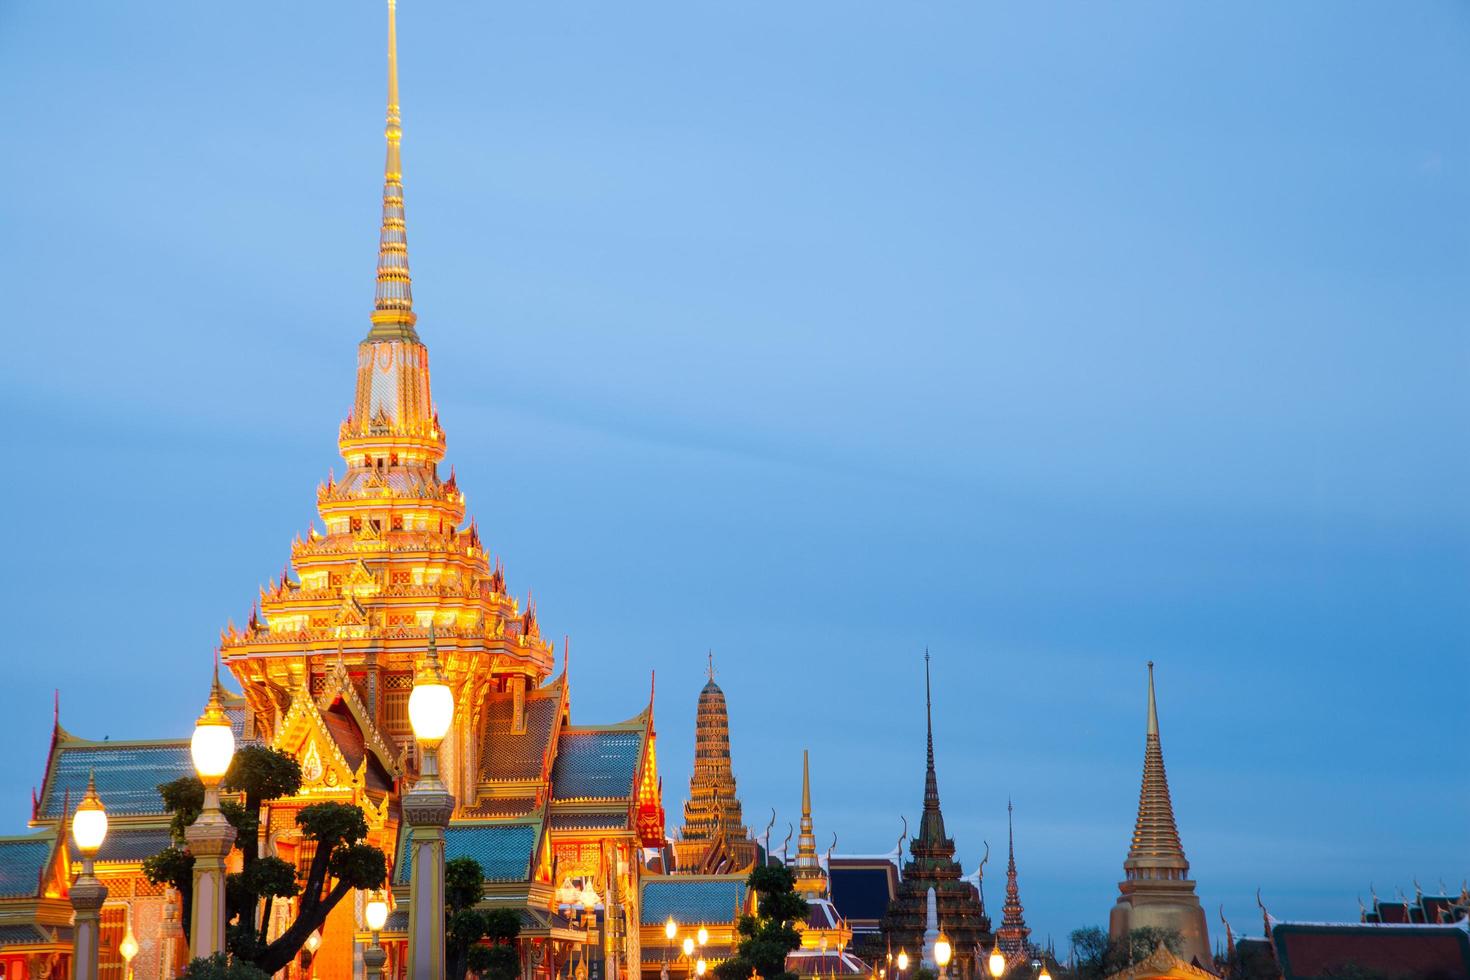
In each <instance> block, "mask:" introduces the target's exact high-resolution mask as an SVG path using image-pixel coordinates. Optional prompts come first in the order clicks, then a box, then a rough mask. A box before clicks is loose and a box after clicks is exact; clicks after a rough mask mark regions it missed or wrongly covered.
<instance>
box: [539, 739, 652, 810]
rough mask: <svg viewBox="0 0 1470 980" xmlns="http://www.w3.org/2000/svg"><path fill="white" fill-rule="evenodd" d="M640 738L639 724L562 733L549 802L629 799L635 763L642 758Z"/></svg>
mask: <svg viewBox="0 0 1470 980" xmlns="http://www.w3.org/2000/svg"><path fill="white" fill-rule="evenodd" d="M643 736H644V730H643V726H642V724H641V722H640V723H639V725H638V727H637V728H632V727H617V728H605V729H582V728H571V729H567V730H565V731H563V732H562V733H561V737H560V738H559V739H557V745H556V763H555V765H554V766H553V767H552V770H551V794H552V799H555V800H630V799H632V798H633V793H634V790H635V788H636V787H635V785H634V780H635V779H636V778H637V775H638V762H639V760H640V759H642V758H643Z"/></svg>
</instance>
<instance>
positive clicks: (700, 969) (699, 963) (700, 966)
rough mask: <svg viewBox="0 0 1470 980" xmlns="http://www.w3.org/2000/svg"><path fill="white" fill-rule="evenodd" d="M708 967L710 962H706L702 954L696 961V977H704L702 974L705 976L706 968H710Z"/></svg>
mask: <svg viewBox="0 0 1470 980" xmlns="http://www.w3.org/2000/svg"><path fill="white" fill-rule="evenodd" d="M708 969H709V964H707V963H705V961H704V957H703V956H701V957H700V958H699V959H698V960H696V961H695V963H694V975H695V976H696V977H702V976H704V971H705V970H708Z"/></svg>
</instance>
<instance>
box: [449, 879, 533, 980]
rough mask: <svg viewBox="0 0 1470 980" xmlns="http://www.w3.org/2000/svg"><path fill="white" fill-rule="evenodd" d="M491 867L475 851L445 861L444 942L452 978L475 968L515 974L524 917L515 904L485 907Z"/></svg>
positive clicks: (503, 979)
mask: <svg viewBox="0 0 1470 980" xmlns="http://www.w3.org/2000/svg"><path fill="white" fill-rule="evenodd" d="M484 894H485V872H484V870H483V869H482V868H481V867H480V862H478V861H476V860H475V859H474V858H471V857H462V858H455V859H454V860H453V861H449V862H447V863H446V864H445V865H444V920H445V921H444V938H445V942H444V947H445V960H446V965H447V966H448V976H449V978H450V980H464V978H465V976H466V975H467V974H468V973H469V971H471V970H473V971H475V974H476V976H478V977H480V978H481V980H515V978H516V977H517V976H518V975H519V974H520V967H521V959H520V953H519V952H518V951H517V949H516V940H517V939H518V938H519V937H520V934H521V920H520V916H518V915H517V914H516V913H515V912H514V911H512V910H511V909H480V908H476V907H475V906H476V905H478V904H479V902H480V899H481V898H482V897H483V896H484Z"/></svg>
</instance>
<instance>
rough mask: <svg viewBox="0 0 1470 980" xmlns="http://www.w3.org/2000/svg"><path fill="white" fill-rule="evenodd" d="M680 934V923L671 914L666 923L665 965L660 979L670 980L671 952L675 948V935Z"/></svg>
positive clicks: (660, 971)
mask: <svg viewBox="0 0 1470 980" xmlns="http://www.w3.org/2000/svg"><path fill="white" fill-rule="evenodd" d="M678 934H679V923H677V922H675V921H674V917H673V916H672V915H671V916H669V921H667V922H665V923H664V965H663V966H662V967H661V968H660V969H659V971H658V975H659V980H669V954H670V953H671V952H672V951H673V949H674V937H675V936H676V935H678Z"/></svg>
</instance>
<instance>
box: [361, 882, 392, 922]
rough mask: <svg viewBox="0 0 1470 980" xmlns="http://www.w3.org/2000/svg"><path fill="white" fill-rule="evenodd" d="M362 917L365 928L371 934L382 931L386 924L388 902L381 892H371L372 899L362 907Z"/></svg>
mask: <svg viewBox="0 0 1470 980" xmlns="http://www.w3.org/2000/svg"><path fill="white" fill-rule="evenodd" d="M362 917H363V918H364V919H366V920H367V927H368V928H369V929H371V930H372V931H373V932H381V931H382V930H383V926H384V925H386V924H387V922H388V902H387V900H386V899H385V898H384V897H383V893H382V892H373V896H372V898H369V899H368V902H367V905H365V906H364V907H363V910H362Z"/></svg>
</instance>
